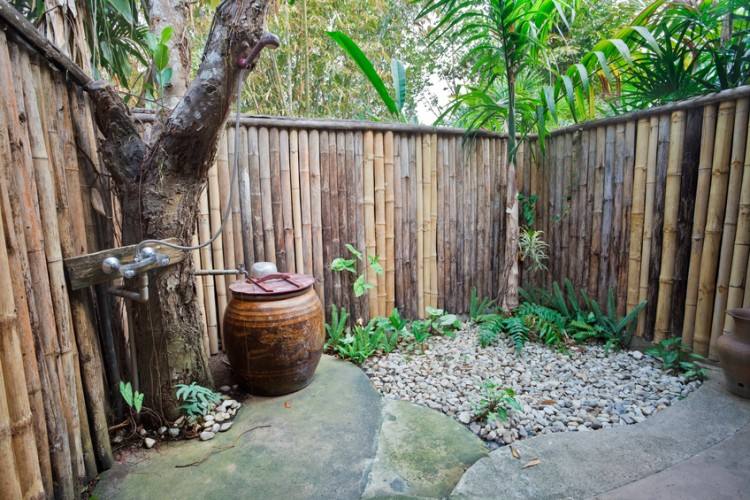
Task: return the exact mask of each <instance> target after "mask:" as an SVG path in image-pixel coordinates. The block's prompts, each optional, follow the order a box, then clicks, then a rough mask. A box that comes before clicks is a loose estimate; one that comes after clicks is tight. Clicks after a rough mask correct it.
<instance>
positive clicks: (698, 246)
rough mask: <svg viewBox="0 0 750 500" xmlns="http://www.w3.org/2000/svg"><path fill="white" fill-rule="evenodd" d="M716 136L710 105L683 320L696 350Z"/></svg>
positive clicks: (703, 130) (687, 342) (686, 340)
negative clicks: (695, 334) (701, 270)
mask: <svg viewBox="0 0 750 500" xmlns="http://www.w3.org/2000/svg"><path fill="white" fill-rule="evenodd" d="M725 113H726V111H725ZM715 134H716V106H713V105H708V106H706V107H705V108H704V109H703V125H702V127H701V146H700V159H699V163H698V185H697V188H696V193H695V210H694V215H693V231H692V238H691V240H692V241H691V244H690V264H689V269H688V278H687V287H686V293H685V314H684V319H683V321H682V342H683V343H684V344H685V345H687V346H689V347H693V335H694V332H695V312H696V307H697V305H698V281H699V277H700V264H701V255H702V253H703V237H704V234H705V232H704V231H705V227H706V217H707V211H708V196H709V191H710V189H711V162H712V158H713V152H714V138H715Z"/></svg>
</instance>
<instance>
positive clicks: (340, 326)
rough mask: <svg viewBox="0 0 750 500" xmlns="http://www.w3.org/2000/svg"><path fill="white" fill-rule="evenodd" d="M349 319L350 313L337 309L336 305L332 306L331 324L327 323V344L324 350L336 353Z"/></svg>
mask: <svg viewBox="0 0 750 500" xmlns="http://www.w3.org/2000/svg"><path fill="white" fill-rule="evenodd" d="M348 318H349V313H348V312H346V309H344V308H343V307H342V308H340V309H339V308H338V307H336V304H331V322H330V323H326V325H325V329H326V343H325V345H324V346H323V349H325V350H326V351H336V346H338V344H339V342H341V339H342V337H343V335H344V331H345V330H346V321H347V319H348Z"/></svg>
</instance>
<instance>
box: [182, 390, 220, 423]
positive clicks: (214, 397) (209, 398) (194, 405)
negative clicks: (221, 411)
mask: <svg viewBox="0 0 750 500" xmlns="http://www.w3.org/2000/svg"><path fill="white" fill-rule="evenodd" d="M175 389H177V391H176V392H175V396H176V397H177V400H178V401H182V404H181V405H180V408H181V409H182V411H184V412H185V414H186V415H187V416H188V417H200V416H204V415H206V414H208V412H209V411H211V408H213V407H214V405H216V404H217V403H219V402H221V396H220V395H219V394H218V393H216V392H214V391H212V390H211V389H209V388H208V387H203V386H202V385H198V384H196V383H195V382H192V383H191V384H190V385H188V384H177V385H176V386H175Z"/></svg>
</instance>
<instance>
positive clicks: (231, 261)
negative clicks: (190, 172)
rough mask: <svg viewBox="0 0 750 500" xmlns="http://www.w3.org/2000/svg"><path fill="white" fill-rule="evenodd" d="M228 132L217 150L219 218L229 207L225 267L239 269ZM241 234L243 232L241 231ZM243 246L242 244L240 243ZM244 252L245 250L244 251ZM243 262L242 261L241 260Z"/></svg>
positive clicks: (226, 287) (227, 295) (228, 281)
mask: <svg viewBox="0 0 750 500" xmlns="http://www.w3.org/2000/svg"><path fill="white" fill-rule="evenodd" d="M227 136H228V134H227V133H225V134H224V135H223V136H222V137H220V138H219V149H218V152H217V160H216V166H217V177H218V181H219V182H218V186H219V199H218V202H219V218H221V217H223V216H224V210H226V209H229V211H230V212H229V215H228V219H227V221H226V223H225V225H224V230H223V231H222V232H221V239H222V252H223V254H224V255H223V260H224V267H223V269H237V261H236V260H235V258H236V253H235V247H234V245H235V243H234V216H233V207H227V206H226V205H227V203H229V200H230V196H229V195H230V194H231V190H232V185H231V183H230V168H231V166H230V165H233V163H232V161H231V160H232V159H234V158H232V159H230V158H229V149H228V148H227V141H228V137H227ZM232 156H234V151H233V152H232ZM235 201H236V198H234V197H232V203H233V204H234V202H235ZM240 234H241V233H240ZM240 247H241V245H240ZM217 248H218V245H216V246H214V251H216V250H217ZM243 253H244V252H243ZM240 262H242V261H240ZM231 282H232V279H231V277H224V290H225V292H224V300H225V301H226V302H229V300H231V298H232V292H231V291H230V290H229V285H230V284H231ZM221 317H222V318H223V317H224V315H223V314H222V315H221Z"/></svg>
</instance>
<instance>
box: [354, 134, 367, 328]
mask: <svg viewBox="0 0 750 500" xmlns="http://www.w3.org/2000/svg"><path fill="white" fill-rule="evenodd" d="M364 165H365V157H364V136H363V134H362V132H361V131H358V132H355V134H354V191H355V195H356V198H355V206H354V212H353V214H354V215H353V220H354V221H355V226H356V244H357V249H359V251H360V252H362V251H364V250H365V247H366V244H365V224H364V220H365V219H364V217H365V198H364V187H363V185H364V175H365V168H364ZM368 295H369V294H364V295H362V297H360V301H359V311H360V314H361V315H362V317H363V318H364V317H365V316H366V313H369V307H370V305H369V302H368V301H369V296H368Z"/></svg>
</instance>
